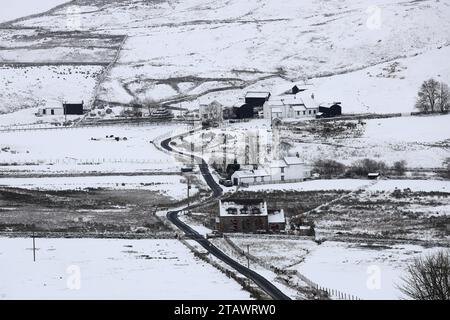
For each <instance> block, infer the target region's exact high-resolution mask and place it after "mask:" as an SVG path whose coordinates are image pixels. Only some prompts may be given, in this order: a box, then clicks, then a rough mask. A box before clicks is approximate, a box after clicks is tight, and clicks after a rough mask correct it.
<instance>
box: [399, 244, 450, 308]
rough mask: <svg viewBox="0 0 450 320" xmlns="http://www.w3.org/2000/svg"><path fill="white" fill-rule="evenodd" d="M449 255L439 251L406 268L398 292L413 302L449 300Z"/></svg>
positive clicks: (417, 260)
mask: <svg viewBox="0 0 450 320" xmlns="http://www.w3.org/2000/svg"><path fill="white" fill-rule="evenodd" d="M449 281H450V255H449V252H448V251H439V252H437V253H435V254H433V255H429V256H426V257H423V258H417V259H415V260H414V262H413V263H412V264H411V265H410V266H409V267H408V269H407V275H406V277H404V278H403V282H404V283H403V284H402V285H401V286H399V288H400V290H401V291H402V292H403V293H404V294H406V295H407V296H408V297H410V298H412V299H415V300H450V283H449Z"/></svg>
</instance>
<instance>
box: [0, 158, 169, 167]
mask: <svg viewBox="0 0 450 320" xmlns="http://www.w3.org/2000/svg"><path fill="white" fill-rule="evenodd" d="M101 164H145V165H147V164H152V165H155V164H159V165H162V164H167V160H162V159H161V160H157V159H134V158H85V159H80V158H77V159H72V158H61V159H0V166H4V167H5V166H33V165H101Z"/></svg>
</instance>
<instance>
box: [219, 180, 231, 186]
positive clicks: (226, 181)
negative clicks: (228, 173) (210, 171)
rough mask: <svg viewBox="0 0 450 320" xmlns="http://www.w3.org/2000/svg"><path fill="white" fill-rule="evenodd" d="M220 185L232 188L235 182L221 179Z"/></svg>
mask: <svg viewBox="0 0 450 320" xmlns="http://www.w3.org/2000/svg"><path fill="white" fill-rule="evenodd" d="M219 183H220V184H221V185H223V186H225V187H232V186H233V182H232V181H231V180H227V179H220V180H219Z"/></svg>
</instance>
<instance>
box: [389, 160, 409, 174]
mask: <svg viewBox="0 0 450 320" xmlns="http://www.w3.org/2000/svg"><path fill="white" fill-rule="evenodd" d="M392 170H394V171H395V173H397V174H398V175H399V176H402V175H404V174H405V171H406V161H405V160H401V161H396V162H394V165H393V166H392Z"/></svg>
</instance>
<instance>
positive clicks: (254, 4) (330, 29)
mask: <svg viewBox="0 0 450 320" xmlns="http://www.w3.org/2000/svg"><path fill="white" fill-rule="evenodd" d="M449 15H450V4H449V3H448V2H446V1H434V0H424V1H405V0H394V1H387V0H358V1H353V0H352V1H350V0H343V1H326V2H324V1H306V0H302V1H298V0H286V1H282V2H280V1H275V0H265V1H259V0H249V1H245V2H243V1H240V0H231V1H225V0H213V1H209V2H207V3H205V2H204V1H202V0H192V1H182V2H175V1H167V2H159V1H158V2H142V1H137V0H126V1H120V2H110V1H104V0H82V1H77V2H76V4H70V5H68V6H65V7H62V8H60V9H58V10H56V11H55V12H52V13H50V14H46V15H42V16H39V17H34V18H31V19H27V20H24V21H21V22H18V23H15V24H14V26H15V27H21V26H25V27H43V28H46V29H49V30H53V31H71V30H73V29H77V30H81V31H83V32H97V33H104V34H114V35H127V36H128V39H127V41H126V43H125V46H124V48H123V50H122V52H121V55H120V57H119V61H118V64H117V65H116V66H115V67H114V68H113V69H112V71H111V73H110V76H109V77H108V79H107V81H106V82H104V83H103V85H102V87H101V89H102V90H101V91H100V95H99V98H100V99H102V100H105V101H110V102H122V103H127V102H129V101H131V99H132V98H133V96H137V97H140V98H144V97H150V98H153V99H154V100H157V101H159V102H161V103H165V104H171V103H172V104H174V105H177V106H179V105H180V103H182V104H184V105H186V106H192V105H194V106H195V103H194V104H190V102H191V101H193V100H196V99H197V98H204V99H213V98H214V99H218V100H219V101H220V102H225V103H226V104H234V103H238V102H239V101H238V98H239V97H242V94H243V92H244V91H245V90H247V88H249V87H251V88H253V89H257V88H264V87H267V86H277V85H279V84H282V83H286V84H290V81H302V80H303V79H305V78H310V79H314V78H317V77H324V76H333V75H336V74H344V73H348V72H350V71H355V70H362V69H365V68H367V67H369V66H373V65H378V64H380V63H386V62H388V61H394V60H398V59H403V58H405V57H412V56H414V55H417V54H418V55H421V54H427V55H426V56H424V60H425V62H423V61H421V60H420V59H421V58H420V56H418V57H417V59H418V60H414V59H412V60H408V59H407V60H405V61H404V62H402V64H405V65H406V67H407V68H408V69H406V70H404V71H401V72H403V73H405V76H404V77H405V79H401V77H402V76H400V77H399V78H398V79H395V80H393V79H392V78H387V79H385V78H378V77H377V75H378V73H379V72H378V70H377V69H376V68H378V67H374V68H375V69H373V68H370V69H368V70H363V71H360V73H355V74H350V75H348V76H347V75H343V76H342V77H344V78H342V77H336V78H335V77H333V78H329V79H324V80H323V81H322V80H320V81H317V83H318V91H319V92H318V95H317V97H318V99H323V100H342V101H343V102H345V103H346V105H345V107H347V108H348V111H355V112H361V111H364V112H366V111H368V110H369V111H371V112H392V111H397V110H402V111H412V107H413V106H412V105H411V103H410V102H411V100H412V97H413V96H414V94H415V92H416V90H417V85H418V84H420V82H421V81H422V80H423V79H422V78H427V77H430V76H437V75H438V74H440V75H441V76H442V79H449V77H450V76H449V70H448V68H447V69H446V68H441V67H440V63H438V62H439V61H441V60H442V59H444V58H443V57H444V56H445V54H446V51H445V49H443V50H442V52H439V53H434V50H437V49H436V48H437V47H444V48H445V46H448V45H449V44H450V32H449V30H450V20H449V19H448V16H449ZM68 22H70V23H68ZM10 54H12V53H10ZM428 54H431V55H430V56H428ZM435 54H436V55H438V56H439V57H438V60H436V61H435V60H433V57H434V55H435ZM402 61H403V60H402ZM430 61H431V62H430ZM429 64H433V66H432V67H431V68H427V66H428V65H429ZM367 72H369V73H370V74H371V75H372V76H373V77H370V76H369V75H368V74H367ZM366 78H367V79H366ZM313 82H315V80H313ZM368 91H369V92H368ZM372 98H374V99H372ZM399 101H400V102H401V103H400V104H399V103H398V102H399Z"/></svg>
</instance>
